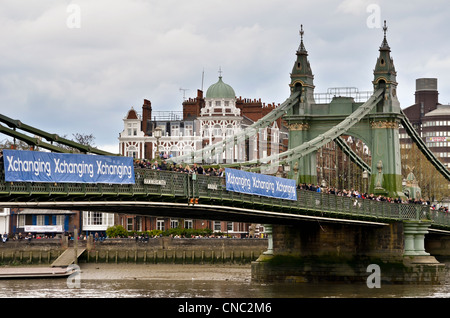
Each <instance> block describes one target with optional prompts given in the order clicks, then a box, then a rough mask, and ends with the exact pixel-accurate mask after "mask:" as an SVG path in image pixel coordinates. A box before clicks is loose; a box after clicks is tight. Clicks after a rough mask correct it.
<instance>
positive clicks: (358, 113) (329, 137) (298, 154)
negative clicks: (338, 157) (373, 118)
mask: <svg viewBox="0 0 450 318" xmlns="http://www.w3.org/2000/svg"><path fill="white" fill-rule="evenodd" d="M383 95H384V89H383V88H380V89H378V90H377V91H375V92H374V93H373V95H372V96H371V97H370V98H369V100H367V101H366V102H365V103H364V104H362V105H361V106H359V107H358V108H357V109H356V110H355V111H354V112H353V113H352V114H350V115H349V116H348V117H346V118H345V119H344V120H343V121H341V122H340V123H339V124H337V125H336V126H333V127H332V128H331V129H329V130H328V131H327V132H325V133H323V134H320V135H319V136H317V137H316V138H314V139H311V140H310V141H308V142H305V143H303V144H301V145H299V146H297V147H295V148H292V149H289V150H287V151H285V152H283V153H280V154H276V155H272V156H268V157H265V158H261V159H259V162H260V163H262V164H266V165H267V166H269V167H270V166H273V165H277V166H278V165H280V164H285V163H290V162H292V161H294V160H298V159H300V158H302V157H304V156H306V155H308V154H310V153H312V152H314V151H317V150H318V149H320V148H321V147H323V146H324V145H326V144H327V143H329V142H331V141H333V140H334V139H336V138H337V137H339V136H341V135H343V134H345V133H346V132H347V131H348V130H349V129H350V128H352V127H353V126H354V125H355V124H356V123H358V122H359V121H360V120H361V119H363V118H364V117H365V116H366V115H368V114H369V113H370V111H371V110H372V109H373V108H374V107H375V106H376V105H377V103H378V102H379V101H380V100H381V99H382V98H383ZM251 171H261V166H260V167H257V168H253V169H251Z"/></svg>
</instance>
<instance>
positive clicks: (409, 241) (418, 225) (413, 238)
mask: <svg viewBox="0 0 450 318" xmlns="http://www.w3.org/2000/svg"><path fill="white" fill-rule="evenodd" d="M430 225H431V223H430V222H424V221H405V222H403V233H404V235H405V251H404V254H403V255H405V256H428V255H430V253H427V252H426V251H425V234H427V233H428V228H429V227H430Z"/></svg>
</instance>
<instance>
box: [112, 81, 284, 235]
mask: <svg viewBox="0 0 450 318" xmlns="http://www.w3.org/2000/svg"><path fill="white" fill-rule="evenodd" d="M277 106H279V105H275V104H274V103H272V104H266V103H263V102H261V99H248V98H242V97H239V98H237V97H236V94H235V91H234V89H233V88H232V87H231V86H230V85H228V84H226V83H225V82H224V81H223V79H222V76H219V79H218V81H217V82H216V83H214V84H212V85H211V86H209V88H208V89H207V91H206V94H205V95H204V92H203V91H202V90H197V96H196V97H194V98H188V99H186V100H184V102H183V103H182V111H174V112H167V111H159V110H158V111H156V110H154V109H153V107H152V104H151V102H150V101H149V100H147V99H144V103H143V105H142V111H141V112H138V111H136V110H135V109H134V108H131V109H130V110H128V113H127V115H126V117H125V118H124V119H123V121H124V129H123V131H122V132H121V133H120V135H119V149H120V153H121V154H122V155H125V156H130V157H134V158H136V159H149V160H151V159H153V158H155V157H156V158H158V157H161V156H162V157H177V156H179V155H183V154H188V153H190V152H192V151H194V150H199V149H203V147H205V146H206V145H208V144H211V143H216V142H219V141H221V140H223V139H224V138H227V137H228V136H231V135H233V134H235V133H238V132H240V131H242V130H244V129H246V128H247V127H248V126H250V125H251V124H253V123H254V122H256V121H258V120H259V119H260V118H262V117H264V116H265V115H267V114H268V113H270V112H271V111H272V110H273V109H275V108H276V107H277ZM156 130H160V131H161V134H160V136H158V135H156V134H155V131H156ZM287 146H288V129H287V127H286V126H285V125H284V124H283V121H282V119H281V118H280V119H278V120H276V121H275V122H274V123H272V124H271V125H270V126H269V127H267V128H264V129H260V130H259V131H258V132H257V133H256V134H255V135H254V136H252V137H249V138H248V139H247V140H246V142H245V143H242V144H238V145H232V146H230V148H229V149H226V150H225V151H224V152H223V154H222V155H215V156H214V157H209V158H203V160H202V162H203V163H219V164H220V163H232V162H244V161H249V160H254V159H258V158H260V157H265V156H269V155H272V154H276V153H280V152H283V151H285V150H287ZM131 213H132V211H130V215H121V216H119V223H120V224H122V225H123V226H124V227H125V228H126V229H128V230H137V231H145V230H153V229H160V230H166V229H169V228H173V227H177V226H181V227H184V228H194V229H203V228H209V229H212V230H215V231H220V232H225V233H229V234H231V235H237V236H239V235H245V234H246V233H248V232H249V227H250V224H246V223H239V222H215V221H209V220H191V219H184V220H178V219H170V218H156V217H142V216H134V215H132V214H131Z"/></svg>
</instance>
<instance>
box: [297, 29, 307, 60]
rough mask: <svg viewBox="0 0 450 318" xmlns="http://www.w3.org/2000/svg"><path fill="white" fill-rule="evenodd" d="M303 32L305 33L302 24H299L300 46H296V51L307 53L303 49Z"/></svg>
mask: <svg viewBox="0 0 450 318" xmlns="http://www.w3.org/2000/svg"><path fill="white" fill-rule="evenodd" d="M303 34H305V31H303V24H301V25H300V46H299V47H298V50H297V53H307V51H306V49H305V45H304V44H303Z"/></svg>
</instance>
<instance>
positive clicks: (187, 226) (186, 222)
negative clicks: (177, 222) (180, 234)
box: [184, 220, 193, 229]
mask: <svg viewBox="0 0 450 318" xmlns="http://www.w3.org/2000/svg"><path fill="white" fill-rule="evenodd" d="M192 225H193V222H192V220H184V228H185V229H192V227H193V226H192Z"/></svg>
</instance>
